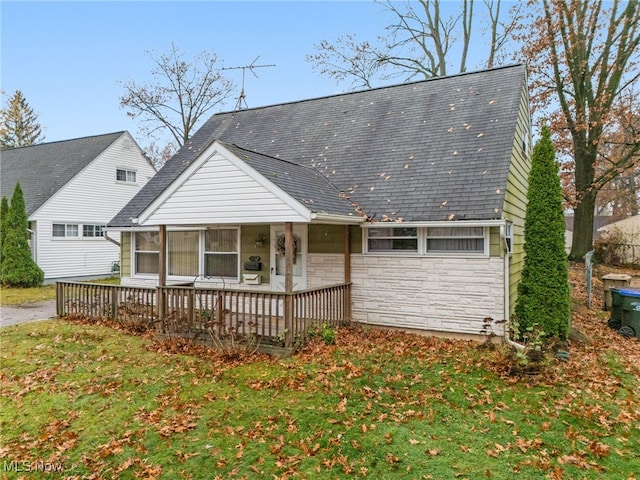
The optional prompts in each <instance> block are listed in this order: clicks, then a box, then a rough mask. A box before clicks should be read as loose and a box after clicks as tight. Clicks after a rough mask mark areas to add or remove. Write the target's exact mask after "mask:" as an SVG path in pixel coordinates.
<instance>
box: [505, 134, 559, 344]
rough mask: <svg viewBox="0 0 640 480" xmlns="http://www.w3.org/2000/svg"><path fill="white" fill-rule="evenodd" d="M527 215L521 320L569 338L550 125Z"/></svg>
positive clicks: (532, 178)
mask: <svg viewBox="0 0 640 480" xmlns="http://www.w3.org/2000/svg"><path fill="white" fill-rule="evenodd" d="M527 199H528V204H527V211H526V216H525V235H524V238H525V245H524V251H525V254H526V256H525V260H524V267H523V271H522V279H521V282H520V285H519V287H518V300H517V302H516V309H515V313H516V322H517V323H518V331H519V334H520V335H521V336H522V335H525V334H526V332H527V331H530V330H531V329H532V328H534V327H535V326H536V325H537V326H538V327H539V328H540V329H542V331H543V332H544V336H546V337H557V338H560V339H561V340H566V338H567V335H568V333H569V321H570V316H571V292H570V291H569V278H568V277H569V273H568V260H567V254H566V252H565V245H564V235H565V233H564V232H565V222H564V214H563V211H562V191H561V188H560V180H559V177H558V165H557V163H556V159H555V149H554V145H553V141H552V140H551V133H550V131H549V128H548V127H546V126H545V127H543V129H542V137H541V138H540V140H539V141H538V142H537V143H536V145H535V147H534V149H533V157H532V160H531V172H530V173H529V191H528V194H527Z"/></svg>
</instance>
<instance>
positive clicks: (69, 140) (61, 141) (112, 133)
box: [2, 130, 128, 152]
mask: <svg viewBox="0 0 640 480" xmlns="http://www.w3.org/2000/svg"><path fill="white" fill-rule="evenodd" d="M123 133H128V131H127V130H120V131H117V132H111V133H102V134H96V135H87V136H86V137H77V138H67V139H64V140H54V141H52V142H42V143H35V144H33V145H24V146H22V147H12V148H3V149H2V151H3V152H6V151H9V150H20V149H22V148H31V147H45V146H49V145H53V144H54V143H64V142H76V141H78V140H86V139H89V138H98V137H108V136H110V135H116V134H118V135H122V134H123Z"/></svg>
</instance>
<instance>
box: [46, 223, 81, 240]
mask: <svg viewBox="0 0 640 480" xmlns="http://www.w3.org/2000/svg"><path fill="white" fill-rule="evenodd" d="M55 225H64V236H60V235H54V234H53V227H54V226H55ZM70 226H75V227H77V229H78V234H77V235H74V236H71V235H67V232H68V227H70ZM81 234H82V224H80V223H77V222H51V240H56V241H58V240H59V241H67V242H68V241H72V240H82V235H81Z"/></svg>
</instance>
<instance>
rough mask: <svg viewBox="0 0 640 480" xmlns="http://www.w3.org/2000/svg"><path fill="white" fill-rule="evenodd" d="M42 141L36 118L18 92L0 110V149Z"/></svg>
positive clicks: (25, 145) (42, 136)
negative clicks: (5, 106)
mask: <svg viewBox="0 0 640 480" xmlns="http://www.w3.org/2000/svg"><path fill="white" fill-rule="evenodd" d="M43 140H44V135H43V134H42V128H41V126H40V124H39V123H38V116H37V115H36V113H35V112H34V111H33V109H32V108H31V107H30V106H29V104H28V103H27V100H26V99H25V98H24V95H22V92H21V91H20V90H16V92H15V93H14V94H13V96H12V97H11V98H10V99H9V102H8V105H7V108H3V109H1V110H0V148H15V147H28V146H29V145H35V144H36V143H40V142H42V141H43Z"/></svg>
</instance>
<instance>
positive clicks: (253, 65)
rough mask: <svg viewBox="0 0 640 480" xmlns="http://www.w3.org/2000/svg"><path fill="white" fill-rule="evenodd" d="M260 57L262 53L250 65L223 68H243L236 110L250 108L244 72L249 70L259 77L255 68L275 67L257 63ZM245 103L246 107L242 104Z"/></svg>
mask: <svg viewBox="0 0 640 480" xmlns="http://www.w3.org/2000/svg"><path fill="white" fill-rule="evenodd" d="M259 58H260V55H258V56H257V57H256V58H255V60H254V61H253V62H251V63H250V64H249V65H244V66H242V67H226V68H223V69H222V70H240V69H242V90H241V91H240V96H239V97H238V102H237V103H236V106H235V108H234V110H233V111H234V112H235V111H237V110H240V109H242V108H249V107H248V105H247V100H246V98H247V96H246V94H245V93H244V72H245V71H246V70H249V71H250V72H251V73H253V76H254V77H256V78H258V75H256V72H254V71H253V70H254V69H255V68H265V67H275V65H273V64H270V65H256V62H257V61H258V59H259ZM243 103H244V107H243V106H242V104H243Z"/></svg>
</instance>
